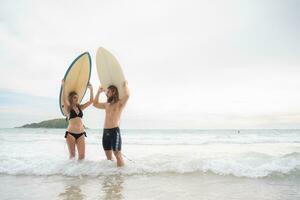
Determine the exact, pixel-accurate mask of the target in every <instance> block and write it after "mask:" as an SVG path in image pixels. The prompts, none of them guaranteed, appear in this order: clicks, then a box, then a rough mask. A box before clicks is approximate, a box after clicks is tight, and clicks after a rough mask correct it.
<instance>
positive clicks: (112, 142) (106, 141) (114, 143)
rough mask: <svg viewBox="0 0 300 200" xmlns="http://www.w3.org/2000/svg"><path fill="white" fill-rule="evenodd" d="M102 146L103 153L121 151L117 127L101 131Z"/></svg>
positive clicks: (119, 134) (120, 140)
mask: <svg viewBox="0 0 300 200" xmlns="http://www.w3.org/2000/svg"><path fill="white" fill-rule="evenodd" d="M102 146H103V149H104V150H105V151H108V150H113V151H121V146H122V139H121V133H120V129H119V127H116V128H105V129H103V136H102Z"/></svg>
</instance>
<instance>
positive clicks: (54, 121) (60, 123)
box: [16, 118, 68, 128]
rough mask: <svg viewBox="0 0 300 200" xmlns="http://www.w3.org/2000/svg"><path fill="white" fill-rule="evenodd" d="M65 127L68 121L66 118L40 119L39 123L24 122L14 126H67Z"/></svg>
mask: <svg viewBox="0 0 300 200" xmlns="http://www.w3.org/2000/svg"><path fill="white" fill-rule="evenodd" d="M67 127H68V121H67V120H66V118H58V119H51V120H45V121H41V122H39V123H31V124H25V125H23V126H20V127H16V128H67Z"/></svg>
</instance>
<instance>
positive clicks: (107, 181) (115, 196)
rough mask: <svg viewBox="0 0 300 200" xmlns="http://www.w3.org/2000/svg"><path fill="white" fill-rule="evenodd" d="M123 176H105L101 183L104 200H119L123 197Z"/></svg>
mask: <svg viewBox="0 0 300 200" xmlns="http://www.w3.org/2000/svg"><path fill="white" fill-rule="evenodd" d="M123 182H124V177H123V176H122V175H112V176H105V177H104V179H103V184H102V192H103V197H101V198H100V199H104V200H121V199H124V197H123V194H122V191H123V186H122V184H123Z"/></svg>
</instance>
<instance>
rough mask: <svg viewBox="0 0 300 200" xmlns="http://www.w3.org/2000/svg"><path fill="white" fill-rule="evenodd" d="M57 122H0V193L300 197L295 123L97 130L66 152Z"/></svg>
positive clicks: (21, 196) (62, 196)
mask: <svg viewBox="0 0 300 200" xmlns="http://www.w3.org/2000/svg"><path fill="white" fill-rule="evenodd" d="M64 132H65V130H63V129H21V128H16V129H0V185H2V186H1V188H0V194H1V196H0V198H1V199H171V198H172V199H243V200H245V199H295V200H296V199H300V130H240V131H238V130H195V129H193V130H178V129H176V130H163V129H162V130H158V129H157V130H136V129H135V130H122V129H121V135H122V142H123V145H122V152H123V154H124V160H125V167H123V168H117V167H116V162H115V161H107V160H106V159H105V154H104V152H103V149H102V144H101V141H102V130H93V129H88V130H87V138H85V141H86V158H85V160H84V161H81V162H79V161H77V160H76V159H75V160H69V159H68V148H67V146H66V141H65V138H64Z"/></svg>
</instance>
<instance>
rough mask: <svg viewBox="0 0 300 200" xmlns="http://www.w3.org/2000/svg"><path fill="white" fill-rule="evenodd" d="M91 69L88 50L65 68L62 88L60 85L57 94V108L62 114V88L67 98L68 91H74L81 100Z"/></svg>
mask: <svg viewBox="0 0 300 200" xmlns="http://www.w3.org/2000/svg"><path fill="white" fill-rule="evenodd" d="M91 71H92V64H91V56H90V54H89V53H88V52H84V53H83V54H81V55H79V56H78V57H77V58H76V59H75V60H74V61H73V62H72V63H71V65H70V66H69V68H68V69H67V71H66V73H65V76H64V81H65V83H64V88H63V87H62V86H61V88H60V94H59V108H60V111H61V113H62V114H63V115H64V116H66V113H64V109H63V106H64V103H63V96H62V95H63V89H64V94H65V98H68V94H69V93H70V92H72V91H75V92H76V93H77V94H78V99H79V102H81V101H82V99H83V97H84V94H85V92H86V89H87V85H88V83H89V81H90V77H91Z"/></svg>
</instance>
